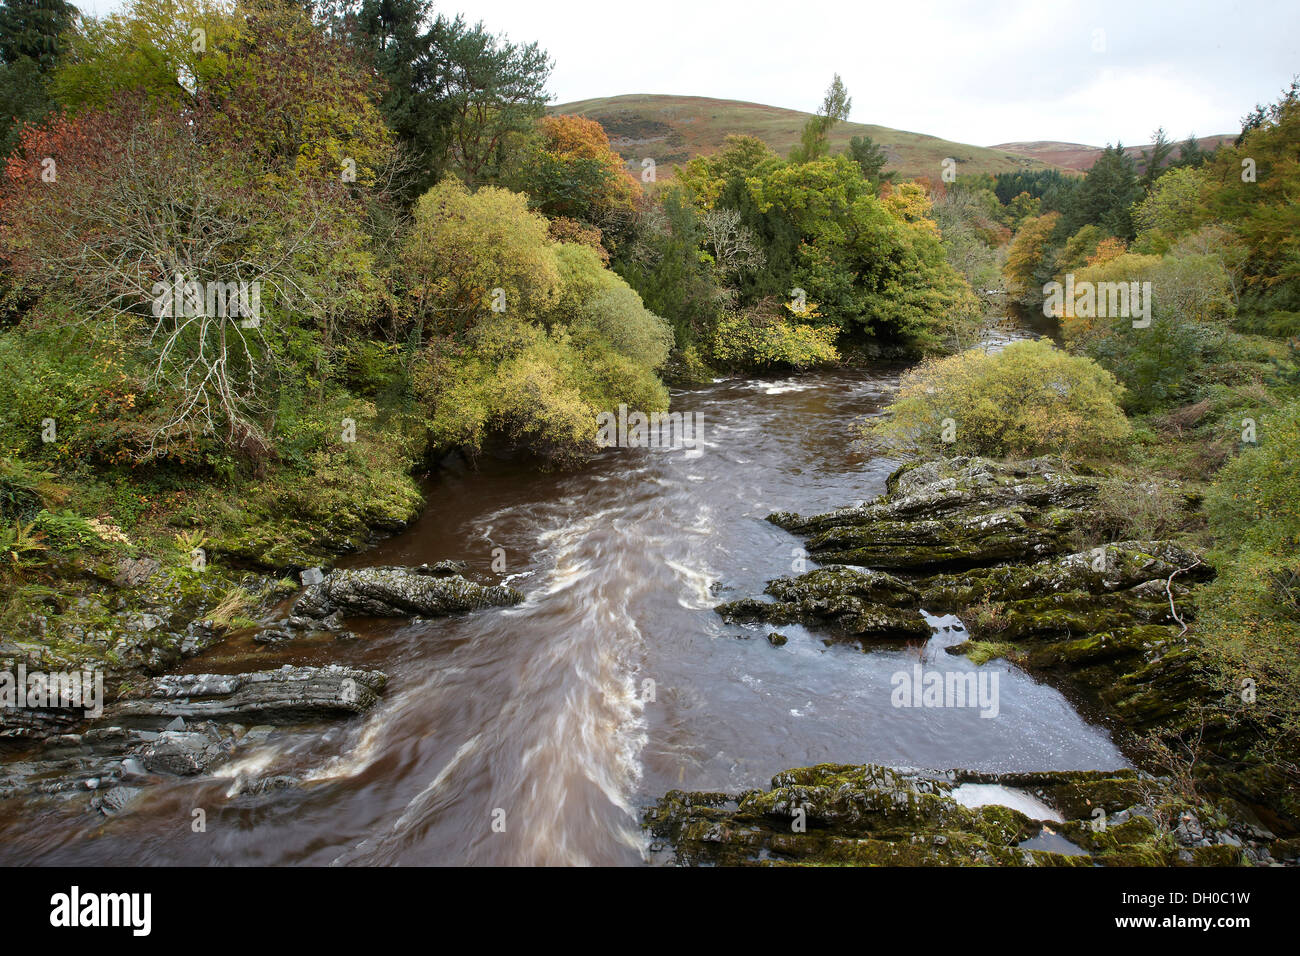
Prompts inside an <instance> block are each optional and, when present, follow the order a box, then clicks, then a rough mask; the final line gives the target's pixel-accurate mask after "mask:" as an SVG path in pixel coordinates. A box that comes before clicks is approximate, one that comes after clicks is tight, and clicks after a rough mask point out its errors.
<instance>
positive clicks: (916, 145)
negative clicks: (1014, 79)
mask: <svg viewBox="0 0 1300 956" xmlns="http://www.w3.org/2000/svg"><path fill="white" fill-rule="evenodd" d="M550 111H551V112H552V113H554V114H565V115H567V114H576V115H578V116H587V117H590V118H591V119H594V120H597V121H599V122H600V124H601V125H602V126H604V127H605V129H606V130H607V131H608V132H609V135H610V137H611V138H612V139H614V140H615V145H616V147H617V149H618V151H619V153H620V154H621V155H622V157H623V159H625V160H626V161H627V162H628V163H630V164H631V165H632V166H633V168H634V170H639V169H640V163H641V160H642V159H644V158H646V157H651V158H653V159H654V160H655V163H656V165H657V166H658V169H659V172H658V176H659V179H660V180H661V181H663V180H666V179H669V178H670V177H671V176H673V175H674V173H673V169H674V167H675V166H680V165H682V164H684V163H686V162H687V161H688V160H691V159H694V158H695V157H697V156H707V155H709V154H710V153H714V152H716V151H717V150H718V149H720V148H721V147H722V146H723V144H724V143H725V141H726V138H727V137H728V136H730V135H732V134H735V133H739V132H743V133H745V134H748V135H751V136H754V137H757V138H758V139H759V140H761V141H762V142H763V143H764V144H765V145H766V146H767V147H768V148H769V149H771V150H772V151H773V152H774V153H776V154H777V155H780V156H788V155H790V151H791V150H793V149H794V148H795V147H796V146H798V145H799V143H800V138H801V136H802V135H803V131H804V128H805V127H806V126H807V124H808V121H809V119H810V118H811V117H812V116H813V114H811V113H804V112H800V111H799V110H790V109H782V108H781V107H777V106H765V105H763V104H760V103H744V102H740V101H738V100H721V99H714V98H712V97H705V96H667V95H658V94H646V93H632V94H627V95H623V96H606V97H597V98H594V99H588V100H579V101H575V102H572V103H561V104H559V105H556V106H552V107H550ZM855 136H857V137H863V138H865V139H870V140H871V142H872V143H873V144H874V145H875V146H877V147H879V148H880V149H882V150H884V151H885V152H886V154H887V156H888V157H889V158H888V161H887V163H886V165H887V167H888V169H887V170H886V171H887V172H893V173H895V174H897V176H898V177H899V178H913V177H931V178H934V177H937V176H938V175H939V174H940V172H941V171H942V169H943V161H944V160H945V159H949V158H952V159H954V160H956V161H957V168H958V170H959V171H960V172H961V173H962V174H963V175H965V174H971V175H975V174H989V175H993V174H997V173H1014V172H1016V171H1023V170H1043V171H1047V170H1051V169H1053V167H1052V166H1050V165H1049V164H1048V163H1045V162H1042V161H1040V160H1036V159H1027V158H1026V157H1025V156H1022V155H1019V154H1017V153H1012V152H1009V151H1007V150H1002V149H991V148H987V147H983V146H974V145H972V144H970V143H955V142H952V141H951V140H946V139H942V138H940V137H938V136H930V135H927V134H925V133H913V132H908V131H906V130H899V129H891V128H889V127H888V126H878V125H875V124H871V123H854V122H850V121H848V120H844V121H842V122H839V123H836V124H835V126H834V127H833V128H832V129H831V130H830V132H829V133H828V134H827V143H828V145H829V147H830V151H831V152H832V153H835V152H841V151H844V150H847V149H848V148H849V147H850V144H851V142H852V140H853V138H854V137H855Z"/></svg>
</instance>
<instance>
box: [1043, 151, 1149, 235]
mask: <svg viewBox="0 0 1300 956" xmlns="http://www.w3.org/2000/svg"><path fill="white" fill-rule="evenodd" d="M1141 195H1142V186H1141V184H1140V183H1139V182H1138V177H1137V165H1136V164H1135V163H1134V162H1133V158H1132V157H1131V156H1129V155H1128V154H1127V153H1125V152H1124V147H1123V145H1122V144H1119V143H1117V144H1115V145H1114V146H1107V147H1106V149H1105V150H1103V151H1102V154H1101V155H1100V156H1098V157H1097V161H1096V162H1095V163H1093V165H1092V168H1091V169H1089V170H1088V174H1087V175H1086V176H1085V177H1084V179H1083V183H1082V184H1081V185H1080V186H1079V188H1078V190H1077V191H1076V192H1075V194H1074V195H1073V196H1072V197H1071V200H1070V202H1069V204H1068V205H1067V207H1066V210H1065V216H1064V220H1063V222H1062V225H1063V227H1064V228H1065V230H1066V232H1067V234H1073V233H1075V232H1078V231H1079V229H1081V228H1082V227H1083V226H1086V225H1089V224H1091V225H1094V226H1100V227H1101V228H1102V229H1104V230H1106V232H1108V233H1109V234H1110V235H1112V236H1118V237H1119V238H1121V239H1126V240H1129V239H1132V238H1133V220H1132V218H1131V216H1130V209H1131V208H1132V206H1133V203H1134V202H1136V201H1137V200H1138V199H1139V198H1140V197H1141Z"/></svg>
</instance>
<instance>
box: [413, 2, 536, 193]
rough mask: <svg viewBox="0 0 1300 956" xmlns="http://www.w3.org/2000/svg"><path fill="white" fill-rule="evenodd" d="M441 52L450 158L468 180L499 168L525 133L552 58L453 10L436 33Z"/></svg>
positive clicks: (490, 175)
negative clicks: (516, 138) (515, 139)
mask: <svg viewBox="0 0 1300 956" xmlns="http://www.w3.org/2000/svg"><path fill="white" fill-rule="evenodd" d="M437 41H438V50H439V53H440V56H441V57H442V58H443V61H444V66H443V74H442V77H441V80H440V89H439V91H438V94H439V96H440V98H442V99H445V101H446V103H447V109H448V111H449V113H450V116H451V130H450V155H449V159H450V164H451V166H452V168H454V169H456V170H457V171H458V172H460V173H461V175H462V176H463V177H464V178H465V179H466V181H468V182H470V183H480V182H485V181H488V180H491V179H492V178H494V177H495V176H496V175H497V174H498V173H499V172H500V170H501V168H502V166H503V165H504V161H505V158H506V150H507V148H508V146H509V141H510V139H511V138H512V137H514V136H517V135H521V134H526V133H528V132H529V131H530V130H531V129H532V127H533V124H534V123H535V122H536V121H537V119H538V118H539V117H540V116H541V115H542V111H543V109H544V108H545V106H546V103H547V101H548V100H549V99H550V97H549V96H548V94H547V93H546V81H547V79H548V78H549V77H550V74H551V66H552V63H551V59H550V57H548V56H547V55H546V52H545V51H544V50H542V49H541V48H540V47H538V45H537V44H536V43H529V44H527V45H523V46H521V45H518V44H515V43H510V42H509V41H508V40H506V39H505V38H504V37H500V36H494V35H493V34H490V33H488V32H487V30H486V29H485V28H484V26H483V24H482V23H476V24H475V25H473V26H469V25H468V24H466V23H465V21H464V19H463V18H461V17H459V16H457V17H456V18H455V19H454V20H446V21H442V23H441V25H440V29H439V31H438V33H437Z"/></svg>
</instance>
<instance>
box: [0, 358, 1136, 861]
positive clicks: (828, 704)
mask: <svg viewBox="0 0 1300 956" xmlns="http://www.w3.org/2000/svg"><path fill="white" fill-rule="evenodd" d="M900 371H901V367H898V366H888V367H885V366H882V367H879V368H876V369H874V370H871V371H865V372H864V371H863V370H844V371H830V372H820V373H814V374H808V375H803V376H799V377H797V378H791V379H789V380H766V381H753V380H728V381H721V382H716V383H714V384H712V385H708V386H704V387H699V388H693V389H689V390H677V391H675V392H674V394H673V408H674V410H680V411H683V412H698V413H699V415H700V420H701V421H702V434H701V441H700V443H699V445H698V447H696V448H695V449H684V448H683V449H678V450H667V449H663V450H651V449H612V450H609V451H607V452H605V453H604V454H602V455H601V456H600V457H599V458H598V459H597V460H595V461H594V462H592V463H591V464H590V465H589V466H587V467H585V468H583V469H581V470H578V471H572V472H565V473H552V474H546V473H538V472H536V471H535V470H531V469H529V468H527V467H526V466H522V465H518V464H511V463H506V462H491V461H488V462H481V463H480V467H479V469H478V470H477V471H468V470H467V471H460V472H456V471H444V472H441V473H439V475H438V476H437V477H436V478H434V479H432V480H430V482H429V484H428V487H427V495H428V508H427V510H426V512H425V514H424V516H423V517H422V518H421V519H420V520H419V521H417V522H416V523H415V524H414V525H413V526H412V527H410V528H409V529H408V530H407V531H405V532H404V533H402V534H400V535H397V536H396V537H393V538H391V539H389V540H387V541H385V542H383V543H382V544H380V545H379V546H377V547H375V548H373V549H371V550H368V551H366V552H364V553H363V554H360V555H355V556H353V557H352V558H351V559H349V560H348V561H346V562H344V563H345V564H349V565H353V566H356V565H379V564H419V563H421V562H433V561H437V560H440V559H444V558H456V559H464V560H466V561H468V562H469V564H470V565H471V568H472V571H473V573H474V574H475V575H478V576H481V578H482V579H499V578H502V577H504V578H505V579H506V580H508V581H509V583H510V584H512V585H513V586H514V587H516V588H518V589H519V590H521V591H522V592H523V593H524V594H525V595H526V600H525V601H524V603H523V604H521V605H518V606H516V607H513V608H507V609H489V610H485V611H481V612H477V613H474V614H471V615H468V616H464V617H457V618H445V619H439V620H433V621H426V622H419V623H405V622H400V623H394V622H391V621H369V622H362V623H355V624H351V625H350V626H352V627H353V629H354V630H356V631H357V632H358V634H359V639H358V640H353V641H336V640H332V639H331V640H322V641H320V642H307V643H291V644H289V645H285V646H281V647H277V648H269V649H264V648H256V647H255V645H252V644H251V643H249V642H246V641H245V642H240V641H232V642H230V643H229V646H223V647H222V648H219V649H218V650H216V651H215V652H211V653H209V654H208V655H205V656H204V657H202V658H200V659H199V660H197V661H195V662H193V663H192V664H191V667H190V669H191V670H201V671H222V670H226V671H232V670H247V669H254V668H257V669H260V668H262V667H276V666H279V665H280V664H283V663H299V664H325V663H331V662H339V663H345V664H350V665H355V666H363V667H370V668H376V669H380V670H383V671H385V672H386V673H387V674H388V675H389V677H390V681H389V684H388V688H387V691H386V692H385V694H384V695H383V697H382V699H381V701H380V703H379V704H378V705H377V706H376V707H375V708H374V709H373V710H372V711H371V712H369V713H368V714H366V715H365V716H364V717H360V718H355V719H353V720H350V721H344V722H339V723H335V724H330V725H325V726H316V727H304V728H295V729H290V730H281V731H276V732H275V733H272V734H271V735H270V736H269V737H267V738H266V740H265V741H264V742H263V743H261V744H258V745H256V746H254V747H253V748H251V749H249V750H246V751H244V752H243V753H242V754H241V757H240V758H239V759H238V761H237V762H236V763H234V764H232V765H230V766H227V767H225V768H223V769H222V770H221V771H220V772H219V774H218V776H216V777H215V778H204V779H195V780H176V781H175V782H172V783H169V784H166V785H160V786H156V787H152V788H150V789H149V790H147V791H146V792H145V793H144V795H142V796H141V797H140V798H138V799H137V800H136V801H135V802H134V803H133V804H132V805H131V808H130V812H125V813H122V814H120V815H118V816H115V817H112V818H103V817H100V816H99V815H97V814H91V813H88V812H87V811H86V809H85V806H84V802H82V801H72V803H73V804H75V806H69V805H67V804H59V803H50V804H44V803H42V804H36V805H32V806H28V805H26V804H24V805H23V806H21V807H19V806H15V805H14V804H17V803H19V801H16V800H10V801H6V803H7V804H8V806H5V807H3V808H0V862H5V863H23V862H38V861H39V862H43V863H63V864H76V865H95V864H116V865H129V864H212V863H222V864H293V863H297V864H316V865H325V864H394V863H395V864H461V863H471V864H636V863H641V862H643V861H645V860H647V859H649V860H651V861H653V860H654V856H653V855H650V854H647V852H646V843H645V838H644V837H643V835H642V832H641V830H640V827H639V816H640V814H641V812H642V811H643V809H644V808H645V807H646V806H648V805H649V804H652V803H653V802H654V800H655V799H656V798H657V797H658V796H659V795H661V794H663V793H664V792H666V791H667V790H670V789H673V788H682V789H693V790H727V791H733V792H734V791H736V790H740V789H744V788H748V787H755V786H766V785H767V783H768V781H769V780H770V778H771V776H772V774H774V773H775V772H777V771H779V770H783V769H786V768H790V767H798V766H806V765H809V764H815V763H819V762H828V761H829V762H842V763H863V762H875V763H883V764H889V765H901V766H916V767H931V768H949V767H965V768H972V769H983V770H995V771H1013V770H1064V769H1111V768H1116V767H1122V766H1127V765H1128V764H1127V761H1126V760H1125V759H1124V757H1123V756H1122V755H1121V753H1120V752H1119V750H1118V749H1117V748H1116V746H1115V745H1114V744H1113V743H1112V742H1111V740H1110V739H1109V737H1108V736H1107V734H1106V733H1105V732H1104V731H1103V730H1101V729H1099V728H1096V727H1094V726H1091V725H1089V724H1088V723H1086V722H1085V721H1084V720H1083V719H1082V718H1081V717H1080V716H1079V715H1078V714H1077V713H1076V712H1075V711H1074V709H1073V708H1072V707H1071V705H1070V704H1069V703H1068V702H1067V701H1066V699H1065V698H1064V697H1063V696H1062V695H1061V694H1060V693H1058V692H1057V691H1056V690H1054V689H1052V688H1050V687H1048V686H1046V685H1044V684H1041V683H1039V682H1037V681H1035V680H1033V679H1032V678H1030V677H1028V676H1027V675H1025V674H1024V673H1022V672H1021V671H1019V670H1018V669H1017V668H1016V667H1015V666H1013V665H1010V664H1008V663H1007V662H1004V661H996V662H991V663H989V664H986V665H983V667H985V668H992V669H996V670H997V671H998V674H999V712H998V715H997V717H995V718H985V717H981V716H980V712H979V711H978V710H977V709H971V708H947V709H944V708H935V709H900V708H896V707H894V706H892V705H891V691H892V686H891V682H890V678H891V675H893V674H895V673H896V672H898V671H900V670H911V669H912V668H913V667H914V665H916V664H917V663H918V662H921V663H923V665H924V666H931V667H942V668H944V669H970V668H973V667H974V665H973V664H971V663H970V662H969V661H968V660H967V659H966V658H964V657H958V656H952V655H947V654H945V653H943V647H944V646H946V645H949V644H952V643H956V642H958V641H960V640H962V639H963V637H964V635H963V634H962V632H961V630H960V627H961V625H960V623H959V622H957V621H956V620H955V619H953V618H944V619H936V620H935V621H934V622H933V623H934V625H935V632H934V636H933V637H932V638H931V640H930V641H929V642H928V643H927V644H926V645H925V646H924V647H921V646H919V645H916V644H914V645H911V646H906V645H899V644H896V643H895V644H886V645H881V646H875V647H871V648H870V649H868V650H866V651H864V650H863V649H861V648H860V647H858V646H857V645H831V646H827V645H826V644H824V643H823V641H822V640H821V639H820V637H819V636H817V635H815V634H813V633H810V632H808V631H807V630H805V629H803V628H802V627H798V626H788V627H782V628H781V629H780V630H781V631H782V633H784V634H786V635H787V636H788V638H789V640H788V643H786V644H785V645H783V646H779V647H776V646H772V645H771V644H769V642H768V641H767V640H766V639H765V636H766V634H767V633H768V631H769V630H771V628H769V627H746V626H743V625H728V624H725V623H723V621H722V620H721V619H720V618H719V617H718V615H716V614H715V613H714V612H713V610H712V608H713V606H714V605H715V604H716V603H718V602H720V601H723V600H731V599H735V598H739V597H747V596H752V595H756V594H760V593H761V592H762V589H763V586H764V583H765V582H766V581H767V580H768V579H770V578H773V577H777V576H780V575H783V574H790V573H792V571H793V570H795V569H796V568H795V565H796V562H797V561H798V553H797V549H798V548H799V544H800V542H799V539H797V538H795V537H794V536H792V535H790V534H788V533H787V532H785V531H783V530H781V529H780V528H777V527H776V526H774V525H772V524H770V523H768V522H767V521H765V520H764V517H765V516H766V515H767V514H768V513H770V512H772V511H778V510H788V511H798V512H801V513H805V514H809V513H814V512H819V511H825V510H829V509H832V508H836V507H839V506H842V505H846V504H852V503H854V502H857V501H861V500H864V499H870V498H872V497H874V496H875V495H876V494H879V493H880V492H881V491H883V489H884V482H885V478H886V476H887V475H888V474H889V472H890V471H891V470H892V469H893V468H894V467H895V466H896V464H897V463H896V462H893V461H889V460H886V459H875V460H873V459H871V458H870V457H868V456H865V455H864V454H862V453H860V452H859V451H857V450H855V449H854V447H853V440H854V438H855V437H856V434H857V424H858V423H859V422H860V421H861V420H862V419H863V418H864V417H865V416H868V415H871V414H873V413H876V412H878V411H879V410H880V409H881V408H882V406H883V405H884V404H886V403H887V402H888V400H889V397H890V395H891V393H892V391H893V389H894V388H895V387H896V386H897V383H898V375H899V373H900ZM498 549H499V550H498ZM494 558H495V559H497V560H498V566H499V561H500V560H501V559H502V558H503V559H504V561H505V571H504V573H503V574H494V572H493V569H492V566H493V562H494ZM811 566H813V565H809V567H811ZM250 661H251V663H250ZM304 772H305V773H306V774H307V777H308V779H307V782H306V783H305V784H303V785H298V786H290V787H285V788H282V789H268V790H266V791H265V792H263V793H261V794H259V795H249V794H242V795H241V794H239V790H240V789H241V786H242V784H244V783H246V782H247V781H249V780H255V779H257V778H259V777H269V776H273V775H275V774H281V773H293V774H299V775H301V774H302V773H304ZM195 808H202V809H204V811H205V813H206V830H205V832H199V833H196V832H194V830H193V828H192V826H191V821H192V817H193V811H194V809H195Z"/></svg>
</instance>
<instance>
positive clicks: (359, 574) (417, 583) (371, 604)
mask: <svg viewBox="0 0 1300 956" xmlns="http://www.w3.org/2000/svg"><path fill="white" fill-rule="evenodd" d="M522 600H523V595H522V594H520V593H519V592H518V591H516V590H515V589H514V588H509V587H505V586H503V585H499V584H494V585H484V584H476V583H474V582H473V581H469V580H467V579H465V578H464V577H462V576H461V575H459V574H446V573H445V572H444V571H443V569H440V568H437V567H434V568H428V567H419V568H404V567H379V568H349V569H346V570H341V571H334V572H332V573H330V574H329V575H327V576H326V577H325V579H324V580H323V581H321V582H320V583H318V584H313V585H312V586H311V587H309V588H307V589H306V590H305V591H304V592H303V593H302V596H301V597H299V598H298V600H297V601H296V602H294V605H293V611H292V613H293V614H294V615H295V616H300V617H309V618H323V617H327V616H329V615H330V614H333V613H334V612H336V611H341V612H342V613H343V614H345V615H357V616H369V617H408V616H411V615H421V616H424V617H438V616H443V615H448V614H462V613H465V612H467V611H474V610H478V609H479V608H484V607H501V606H506V605H511V604H518V603H519V602H520V601H522Z"/></svg>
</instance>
